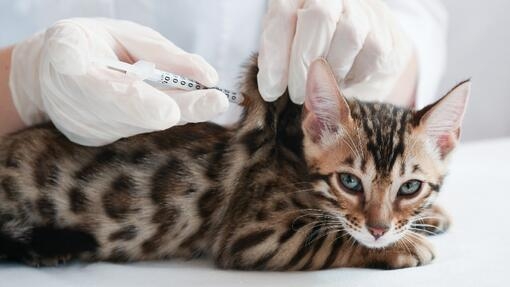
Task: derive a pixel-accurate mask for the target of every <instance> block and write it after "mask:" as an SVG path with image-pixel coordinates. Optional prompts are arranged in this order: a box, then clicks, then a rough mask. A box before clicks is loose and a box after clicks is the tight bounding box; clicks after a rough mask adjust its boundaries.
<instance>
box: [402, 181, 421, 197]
mask: <svg viewBox="0 0 510 287" xmlns="http://www.w3.org/2000/svg"><path fill="white" fill-rule="evenodd" d="M420 188H421V181H419V180H416V179H411V180H408V181H406V182H404V184H402V185H401V186H400V189H399V190H398V195H413V194H415V193H416V192H418V191H419V190H420Z"/></svg>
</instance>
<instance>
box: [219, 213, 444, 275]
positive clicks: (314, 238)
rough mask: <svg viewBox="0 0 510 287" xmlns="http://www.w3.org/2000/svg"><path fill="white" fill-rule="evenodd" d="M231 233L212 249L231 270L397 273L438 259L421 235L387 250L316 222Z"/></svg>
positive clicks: (275, 223)
mask: <svg viewBox="0 0 510 287" xmlns="http://www.w3.org/2000/svg"><path fill="white" fill-rule="evenodd" d="M228 234H229V236H228V237H225V240H224V241H223V242H217V243H216V244H215V247H214V248H213V249H215V250H216V254H215V257H216V263H217V264H218V265H219V266H220V267H221V268H227V269H255V270H319V269H329V268H337V267H362V268H383V269H398V268H406V267H414V266H419V265H425V264H428V263H430V262H431V261H432V260H433V259H434V250H433V248H432V246H431V245H430V243H429V242H428V241H427V239H426V238H425V237H424V236H422V235H420V234H417V233H409V234H408V235H406V236H405V237H404V238H403V239H402V240H400V241H399V242H397V243H395V244H394V245H392V246H390V247H387V248H382V249H371V248H367V247H365V246H363V245H361V244H359V243H358V242H357V241H356V240H354V239H353V238H352V237H351V236H350V235H349V234H347V233H346V232H345V231H343V230H341V228H339V229H337V227H336V226H334V225H325V224H323V223H321V222H317V221H306V220H293V221H289V222H288V223H287V224H284V223H282V222H278V221H273V222H272V223H271V224H269V223H266V224H260V223H259V224H253V225H250V224H248V225H244V226H243V227H241V228H238V229H237V230H236V231H235V232H233V231H231V232H229V233H228ZM218 251H219V252H218Z"/></svg>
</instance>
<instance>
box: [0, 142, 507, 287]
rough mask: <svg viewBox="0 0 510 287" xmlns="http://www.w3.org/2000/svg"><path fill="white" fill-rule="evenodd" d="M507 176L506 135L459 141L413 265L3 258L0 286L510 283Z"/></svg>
mask: <svg viewBox="0 0 510 287" xmlns="http://www.w3.org/2000/svg"><path fill="white" fill-rule="evenodd" d="M509 179H510V139H500V140H492V141H485V142H478V143H470V144H464V145H462V146H461V147H460V148H459V150H458V151H457V153H456V154H455V157H454V159H453V163H452V169H451V172H450V175H449V176H448V177H447V180H446V182H445V186H444V188H443V189H442V191H441V194H440V197H439V200H438V201H439V202H441V203H442V204H443V206H444V207H446V209H447V210H448V211H449V212H450V214H451V215H452V216H453V218H454V224H453V226H452V228H451V229H450V231H449V232H448V233H446V234H444V235H440V236H437V237H436V238H434V239H433V242H434V244H435V246H436V249H437V258H436V260H435V261H434V262H433V263H432V264H431V265H427V266H422V267H418V268H409V269H402V270H392V271H380V270H364V269H347V268H346V269H333V270H326V271H314V272H282V273H278V272H239V271H223V270H218V269H216V268H215V267H214V266H213V265H212V264H211V263H210V262H208V261H191V262H176V261H171V262H150V263H136V264H126V265H122V264H108V263H95V264H88V265H85V264H78V263H75V264H71V265H69V266H65V267H58V268H40V269H34V268H29V267H25V266H22V265H17V264H6V263H2V264H0V286H37V287H43V286H52V287H59V286H123V287H128V286H224V287H227V286H341V287H344V286H377V287H381V286H382V287H384V286H392V287H395V286H413V287H414V286H434V287H438V286H449V287H452V286H463V287H466V286H510V283H508V279H507V278H506V277H505V276H506V275H510V224H509V222H508V220H509V214H510V213H509V212H510V188H509ZM507 272H509V273H507Z"/></svg>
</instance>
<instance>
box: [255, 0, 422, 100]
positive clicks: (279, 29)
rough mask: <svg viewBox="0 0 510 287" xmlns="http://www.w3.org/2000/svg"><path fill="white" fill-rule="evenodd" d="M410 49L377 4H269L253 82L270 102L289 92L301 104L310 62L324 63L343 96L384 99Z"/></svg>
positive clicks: (275, 0)
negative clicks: (321, 58)
mask: <svg viewBox="0 0 510 287" xmlns="http://www.w3.org/2000/svg"><path fill="white" fill-rule="evenodd" d="M411 52H412V46H411V43H410V41H409V40H408V39H407V37H406V36H405V35H404V34H403V33H402V32H401V30H400V29H399V27H398V25H397V24H396V22H395V20H394V19H393V15H392V12H391V11H390V10H389V8H388V7H387V6H386V5H385V4H384V3H383V2H381V1H379V0H270V1H269V9H268V12H267V14H266V16H265V19H264V27H263V32H262V38H261V44H260V50H259V59H258V63H259V74H258V84H259V89H260V92H261V94H262V97H263V98H264V99H265V100H266V101H274V100H276V99H277V98H278V97H280V96H281V95H282V94H283V93H284V91H285V89H286V88H287V86H288V88H289V93H290V97H291V99H292V101H293V102H295V103H297V104H302V103H303V102H304V97H305V83H306V75H307V71H308V67H309V66H310V63H311V62H312V61H313V60H315V59H317V58H319V57H324V58H326V59H327V61H328V63H329V65H330V66H331V67H332V69H333V73H334V74H335V78H336V79H337V81H338V84H339V86H340V88H341V90H342V92H343V94H344V95H345V96H348V97H352V96H355V97H357V98H360V99H363V100H372V101H380V100H384V98H386V97H387V96H388V94H389V93H390V92H391V90H392V89H393V86H394V84H395V82H396V80H397V79H398V77H399V76H400V75H401V74H402V72H403V70H404V68H405V67H406V65H407V63H408V61H409V59H410V57H411V55H412V53H411Z"/></svg>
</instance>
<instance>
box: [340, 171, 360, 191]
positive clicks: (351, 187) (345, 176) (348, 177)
mask: <svg viewBox="0 0 510 287" xmlns="http://www.w3.org/2000/svg"><path fill="white" fill-rule="evenodd" d="M340 183H341V184H342V186H343V187H344V188H346V189H347V190H348V191H351V192H360V191H362V190H363V186H362V185H361V180H360V179H359V178H357V177H356V176H355V175H353V174H350V173H340Z"/></svg>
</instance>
